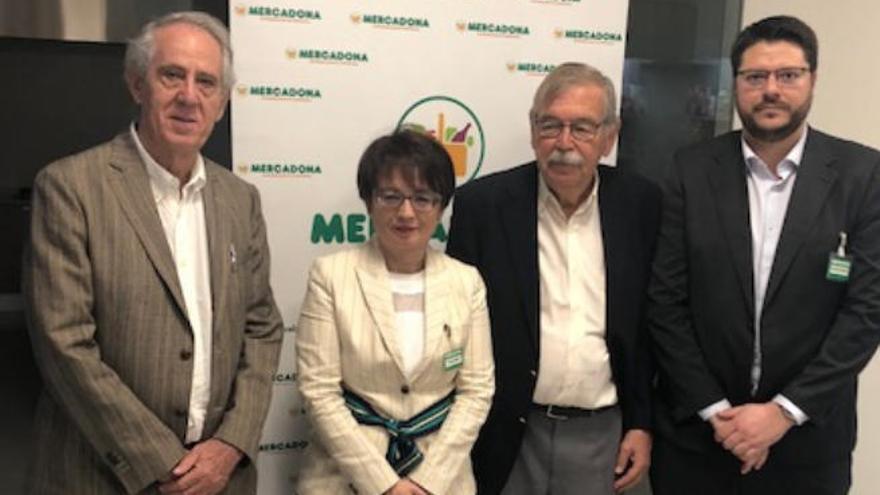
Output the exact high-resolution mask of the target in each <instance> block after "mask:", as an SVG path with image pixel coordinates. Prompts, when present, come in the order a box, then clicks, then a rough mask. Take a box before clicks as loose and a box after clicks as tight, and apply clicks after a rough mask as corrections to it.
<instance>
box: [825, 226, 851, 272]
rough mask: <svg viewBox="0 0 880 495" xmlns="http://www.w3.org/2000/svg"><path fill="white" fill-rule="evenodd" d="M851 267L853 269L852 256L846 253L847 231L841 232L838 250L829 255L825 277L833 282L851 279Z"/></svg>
mask: <svg viewBox="0 0 880 495" xmlns="http://www.w3.org/2000/svg"><path fill="white" fill-rule="evenodd" d="M850 269H852V256H847V254H846V232H841V233H840V244H838V246H837V251H836V252H832V253H830V254H829V255H828V268H827V269H826V270H825V278H826V279H827V280H830V281H832V282H846V281H847V280H849V272H850Z"/></svg>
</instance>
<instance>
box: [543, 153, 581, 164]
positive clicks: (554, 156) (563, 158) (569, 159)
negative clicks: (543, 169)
mask: <svg viewBox="0 0 880 495" xmlns="http://www.w3.org/2000/svg"><path fill="white" fill-rule="evenodd" d="M547 163H550V164H556V165H571V166H575V167H576V166H580V165H583V163H584V157H582V156H581V155H580V154H579V153H578V152H577V151H574V150H569V151H559V150H553V152H552V153H550V156H548V157H547Z"/></svg>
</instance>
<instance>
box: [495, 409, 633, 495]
mask: <svg viewBox="0 0 880 495" xmlns="http://www.w3.org/2000/svg"><path fill="white" fill-rule="evenodd" d="M620 430H621V420H620V409H619V408H617V407H614V408H612V409H610V410H607V411H603V412H602V413H600V414H596V415H594V416H588V417H582V418H569V419H552V418H548V417H547V416H546V415H545V414H544V413H543V412H541V411H537V410H535V411H532V412H531V413H530V414H529V417H528V421H527V423H526V432H525V436H524V437H523V443H522V446H521V447H520V450H519V455H518V456H517V458H516V462H514V464H513V470H512V471H511V473H510V477H509V478H508V479H507V484H506V485H505V486H504V490H503V491H502V492H501V493H502V495H575V494H577V495H613V494H614V490H613V488H612V485H613V483H614V464H615V462H616V460H617V449H618V447H619V445H620V434H621V431H620Z"/></svg>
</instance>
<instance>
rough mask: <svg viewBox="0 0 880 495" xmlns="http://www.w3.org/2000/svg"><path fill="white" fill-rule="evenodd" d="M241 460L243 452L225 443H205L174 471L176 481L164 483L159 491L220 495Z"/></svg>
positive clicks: (175, 467) (209, 441)
mask: <svg viewBox="0 0 880 495" xmlns="http://www.w3.org/2000/svg"><path fill="white" fill-rule="evenodd" d="M241 457H242V453H241V451H239V450H238V449H237V448H235V447H233V446H232V445H229V444H228V443H226V442H224V441H222V440H217V439H213V438H212V439H209V440H205V441H204V442H202V443H199V444H196V446H195V447H193V448H192V450H190V451H189V452H187V454H186V455H184V456H183V458H181V459H180V461H179V462H178V463H177V466H174V469H172V470H171V477H172V479H171V480H170V481H166V482H164V483H161V484H160V485H159V491H160V492H162V493H171V494H183V495H214V494H216V493H220V492H221V491H222V490H223V489H224V488H226V483H228V482H229V476H230V475H231V474H232V471H233V470H234V469H235V466H236V465H238V461H240V460H241Z"/></svg>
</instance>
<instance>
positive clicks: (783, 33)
mask: <svg viewBox="0 0 880 495" xmlns="http://www.w3.org/2000/svg"><path fill="white" fill-rule="evenodd" d="M731 59H732V64H733V69H734V72H735V74H736V83H735V84H736V87H735V95H736V106H737V111H738V113H739V116H740V118H741V120H742V123H743V130H742V132H732V133H729V134H725V135H723V136H720V137H718V138H715V139H713V140H711V141H709V142H706V143H702V144H699V145H697V146H694V147H691V148H687V149H684V150H682V151H680V152H679V153H677V155H676V159H675V164H674V166H673V167H672V170H671V171H670V175H669V179H668V182H667V183H666V189H665V191H664V193H665V195H664V209H663V221H662V224H661V234H660V238H659V240H658V244H657V256H656V260H655V264H654V277H653V281H652V283H651V289H650V296H649V297H650V301H651V302H650V309H649V317H650V328H651V333H652V336H653V338H654V341H655V350H656V356H657V361H658V367H659V370H660V379H659V390H660V394H659V400H658V406H657V407H656V408H655V412H656V416H657V419H656V423H657V439H656V444H655V449H654V463H653V467H652V468H651V477H652V482H653V486H654V491H655V493H656V494H658V495H663V494H682V493H686V494H690V493H697V494H702V493H712V494H721V495H723V494H746V495H752V494H764V493H767V494H771V493H772V494H777V493H798V494H800V493H803V494H810V495H823V494H844V493H846V492H847V490H848V488H849V485H850V465H851V453H852V449H853V446H854V444H855V438H856V388H857V376H858V373H859V372H860V371H861V370H862V368H864V366H865V365H866V364H867V363H868V361H869V360H870V358H871V356H872V355H873V354H874V351H875V349H876V347H877V343H878V339H880V153H878V152H877V151H875V150H872V149H869V148H866V147H864V146H861V145H858V144H856V143H852V142H848V141H843V140H841V139H837V138H834V137H831V136H829V135H827V134H823V133H821V132H819V131H816V130H815V129H812V128H810V127H808V126H807V124H806V121H805V119H806V116H807V113H808V111H809V109H810V103H811V101H812V94H813V87H814V85H815V82H816V62H817V41H816V37H815V34H814V33H813V31H812V30H811V29H810V27H809V26H807V25H806V24H804V23H803V22H801V21H800V20H798V19H795V18H793V17H787V16H779V17H771V18H767V19H764V20H762V21H759V22H757V23H755V24H752V25H750V26H748V27H747V28H745V30H743V32H742V33H740V35H739V37H738V39H737V40H736V42H735V44H734V47H733V51H732V57H731Z"/></svg>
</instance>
